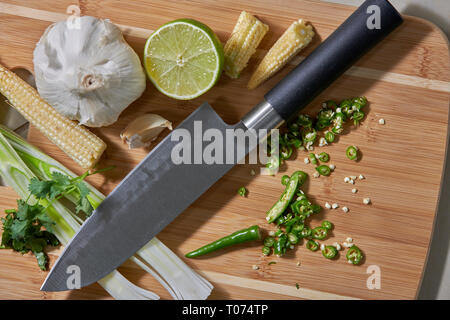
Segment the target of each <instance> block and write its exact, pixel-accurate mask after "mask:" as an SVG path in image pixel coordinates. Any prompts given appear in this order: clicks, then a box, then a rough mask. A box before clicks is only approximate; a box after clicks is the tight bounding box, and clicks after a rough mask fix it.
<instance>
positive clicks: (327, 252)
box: [322, 246, 338, 259]
mask: <svg viewBox="0 0 450 320" xmlns="http://www.w3.org/2000/svg"><path fill="white" fill-rule="evenodd" d="M337 254H338V251H337V249H336V248H335V247H333V246H325V248H323V250H322V255H323V256H324V257H325V258H327V259H334V258H335V257H336V256H337Z"/></svg>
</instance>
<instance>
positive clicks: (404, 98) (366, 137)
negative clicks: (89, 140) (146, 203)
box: [0, 0, 450, 299]
mask: <svg viewBox="0 0 450 320" xmlns="http://www.w3.org/2000/svg"><path fill="white" fill-rule="evenodd" d="M72 4H74V1H66V0H64V1H58V2H57V3H55V2H54V1H50V0H39V1H38V0H8V1H4V0H2V1H1V2H0V43H1V46H0V61H1V63H3V64H4V65H6V66H8V67H16V66H22V67H26V68H28V69H29V70H33V66H32V52H33V49H34V46H35V43H36V42H37V41H38V39H39V38H40V36H41V35H42V33H43V31H44V30H45V28H46V27H47V26H48V25H49V24H50V23H52V22H55V21H59V20H62V19H65V18H67V14H66V9H67V8H68V6H69V5H72ZM75 4H76V2H75ZM77 5H78V7H79V8H80V11H81V14H82V15H93V16H97V17H100V18H109V19H111V20H112V22H114V23H116V24H119V25H121V27H122V29H123V30H124V33H125V35H126V39H127V41H128V42H129V43H130V44H131V45H132V46H133V48H134V49H135V50H136V52H137V53H138V54H139V55H140V56H141V55H142V52H143V48H144V43H145V40H146V38H147V37H148V35H150V34H151V32H152V30H155V28H157V27H158V26H159V25H161V24H163V23H165V22H167V21H170V20H173V19H176V18H182V17H189V18H195V19H198V20H200V21H202V22H204V23H206V24H207V25H209V26H210V27H211V28H212V29H213V30H214V31H215V32H216V33H217V34H218V36H219V37H220V38H221V40H222V41H226V39H227V37H228V36H229V34H230V32H231V30H232V29H233V26H234V24H235V22H236V20H237V17H238V15H239V13H240V11H241V10H247V11H249V12H251V13H253V14H255V15H257V16H258V17H259V18H260V19H261V20H263V21H264V22H265V23H267V24H269V26H270V31H269V33H268V34H267V36H266V37H265V39H264V41H263V42H262V44H261V46H260V48H259V50H258V52H257V54H256V56H255V57H254V58H253V59H252V60H251V61H250V63H249V67H248V68H247V69H245V71H244V72H243V74H242V76H241V78H240V79H238V80H231V79H229V78H227V77H226V76H222V78H221V79H220V81H219V83H218V84H217V86H216V87H214V88H213V89H212V90H211V91H210V92H208V93H207V94H205V95H203V96H202V97H200V98H197V99H195V100H192V101H176V100H172V99H170V98H167V97H165V96H163V95H161V94H160V93H159V92H158V91H157V90H155V89H154V88H153V87H152V85H151V84H150V83H149V84H148V86H147V90H146V92H145V93H144V95H143V96H142V97H141V98H140V99H139V100H138V101H136V102H135V103H133V104H132V105H131V106H130V107H129V108H128V109H127V110H125V111H124V112H123V114H122V115H121V117H120V119H119V121H118V122H117V123H115V124H114V125H112V126H110V127H107V128H102V129H96V130H93V131H94V132H95V133H96V134H98V135H99V136H100V137H101V138H102V139H104V141H105V142H107V144H108V149H107V150H106V154H105V155H104V158H103V160H102V161H101V166H110V165H115V166H117V168H116V169H115V170H113V171H110V172H108V173H107V174H106V175H105V176H104V177H92V179H90V182H91V183H93V184H94V185H95V186H96V187H98V188H99V189H100V190H101V191H102V192H104V193H105V194H107V193H109V192H110V191H111V190H112V189H113V187H114V186H115V185H117V183H118V182H119V181H121V179H122V178H123V177H124V176H125V175H126V174H127V173H128V172H129V171H130V170H131V169H132V168H134V167H135V166H136V165H137V164H138V163H139V161H140V160H141V159H142V158H143V157H144V156H145V154H146V153H147V152H148V151H149V150H133V151H130V150H128V149H127V148H126V146H125V145H123V144H122V143H121V141H120V139H119V133H120V131H121V130H122V129H123V128H124V127H125V126H126V125H127V123H129V122H130V121H131V120H132V119H134V118H135V117H137V116H138V115H141V114H143V113H146V112H153V113H158V114H161V115H162V116H164V117H166V118H167V119H170V120H171V121H173V123H174V124H175V125H177V124H178V123H180V121H181V120H182V119H184V118H185V117H186V116H188V115H189V114H190V113H191V112H192V111H193V110H194V109H195V108H197V106H199V105H200V104H201V102H203V101H209V102H210V104H211V105H212V106H213V107H214V109H215V110H216V111H217V112H218V113H219V115H220V116H221V117H222V118H223V119H224V120H225V121H226V122H229V123H234V122H237V121H238V120H239V119H240V118H241V117H242V116H243V115H244V114H245V113H246V112H247V111H249V110H250V108H251V107H253V105H254V104H256V103H257V102H259V100H260V99H261V98H262V96H263V94H264V93H265V92H266V91H267V90H268V89H270V88H271V87H272V86H273V85H274V84H275V83H276V82H277V81H279V80H280V79H281V78H282V77H283V76H284V75H285V74H286V73H287V72H288V71H289V70H291V69H292V68H293V67H294V66H295V65H296V64H298V62H299V61H300V60H301V57H299V58H297V59H295V60H294V61H293V62H292V63H290V65H289V66H288V67H286V68H285V69H284V70H283V71H282V72H281V73H280V74H278V75H277V76H275V77H274V78H272V79H271V80H270V81H268V82H267V83H265V84H264V85H262V86H261V87H259V88H258V89H257V90H253V91H249V90H247V89H245V85H246V83H247V81H248V79H249V77H250V75H251V72H252V70H253V69H254V68H255V66H256V65H257V61H258V60H259V59H260V58H261V57H262V56H263V55H264V53H265V52H266V51H267V50H268V49H269V48H270V46H271V45H272V44H273V43H274V42H275V41H276V39H277V38H278V37H279V36H280V35H281V33H282V32H283V31H284V30H285V29H286V28H287V27H288V25H289V24H290V23H291V22H292V21H294V20H296V19H298V18H299V17H301V18H304V19H306V20H308V21H310V22H311V23H312V24H313V26H314V27H315V29H316V32H317V35H316V36H315V39H314V41H313V43H312V44H311V45H310V46H309V47H308V48H307V49H306V50H305V51H303V52H302V53H301V54H302V55H303V56H305V55H307V54H309V53H310V52H311V51H312V50H313V49H314V48H315V47H316V46H317V45H318V44H319V43H320V41H322V40H323V39H325V38H327V37H328V35H329V34H330V33H331V32H332V31H333V30H334V29H336V28H337V27H338V26H339V25H340V23H341V22H343V21H344V20H345V18H346V17H348V16H349V15H350V14H351V12H353V10H354V8H353V7H348V6H342V5H336V4H326V3H322V2H315V1H300V0H298V1H288V0H283V1H268V0H266V1H263V0H255V1H251V2H245V3H244V2H240V1H236V0H223V1H220V2H216V1H212V0H211V1H200V0H195V1H162V0H161V1H144V0H139V1H129V2H127V3H126V4H125V3H124V1H118V0H110V1H106V0H103V1H90V0H89V1H88V0H85V1H78V4H77ZM449 81H450V75H449V54H448V42H447V40H446V38H445V36H444V35H443V34H442V33H441V31H440V30H439V29H438V28H437V27H435V26H434V25H432V24H431V23H429V22H427V21H424V20H421V19H417V18H411V17H406V19H405V22H404V24H403V25H402V26H401V27H399V28H398V29H397V30H396V31H395V32H394V33H393V34H391V35H390V36H389V37H388V38H387V39H386V40H385V41H384V42H383V43H381V44H380V45H378V46H377V47H376V48H375V49H373V50H372V51H371V52H370V53H369V54H367V55H366V56H365V57H364V58H363V59H361V60H360V61H359V62H358V63H357V64H356V65H355V66H354V67H353V68H351V69H350V70H349V71H348V72H347V73H346V74H345V75H344V76H342V77H341V78H340V79H338V81H336V82H335V83H334V84H333V85H332V86H331V87H330V88H329V89H327V90H326V91H325V92H324V93H323V94H321V95H320V97H318V98H317V99H315V101H314V102H313V103H311V104H310V106H309V107H308V108H307V109H306V110H305V112H307V113H311V114H315V113H316V112H317V110H318V109H319V107H320V102H322V101H324V100H327V99H336V100H341V99H344V98H347V97H351V96H359V95H365V96H367V97H368V99H369V101H370V106H369V108H368V113H367V116H366V119H365V120H364V122H363V123H362V125H361V126H360V127H358V128H357V129H354V128H352V129H351V130H347V132H348V134H345V135H342V136H341V137H340V138H339V142H338V143H335V144H333V145H332V146H328V147H326V149H325V148H316V151H317V150H320V151H322V149H323V150H324V151H325V150H326V151H327V152H328V153H329V154H330V156H331V163H333V164H335V165H336V170H335V172H334V173H333V174H332V175H331V176H330V177H325V178H323V177H322V178H319V179H314V178H312V179H310V180H309V181H308V183H307V184H306V186H305V187H304V190H305V191H306V192H307V193H308V194H309V195H310V197H311V198H312V199H314V200H315V201H316V202H317V203H319V204H320V205H322V206H323V205H324V203H325V202H326V201H328V202H330V203H334V202H338V203H339V204H340V206H341V207H342V206H347V207H349V209H350V212H349V213H346V214H345V213H343V212H342V210H340V209H337V210H326V209H324V210H323V212H322V213H321V214H319V215H318V216H316V217H314V218H313V220H312V222H311V224H312V226H317V225H318V224H319V223H320V221H321V220H322V219H324V218H326V219H328V220H331V221H332V222H333V223H334V224H335V229H334V231H333V233H332V237H331V238H330V239H329V240H327V241H326V243H330V244H331V243H333V242H335V241H338V242H340V243H342V242H343V241H344V240H345V239H346V238H347V237H349V236H350V237H352V238H353V239H354V241H355V243H356V244H358V246H360V248H362V249H363V251H364V253H365V255H366V259H365V261H364V264H362V265H361V266H352V265H349V264H348V263H346V261H345V252H344V251H342V252H341V257H340V259H338V260H337V261H329V260H326V259H324V258H323V257H322V256H321V254H320V253H318V252H316V253H313V252H309V251H308V250H307V249H306V248H305V247H304V246H299V247H298V248H297V249H296V250H294V251H291V252H289V253H288V254H287V255H286V256H285V257H282V258H277V257H275V256H270V257H262V255H261V247H260V245H259V244H254V245H252V244H250V245H248V244H246V245H240V246H237V247H234V248H230V249H225V250H223V251H221V252H218V253H217V254H212V255H210V256H208V257H205V258H204V259H198V260H188V259H185V261H186V262H187V264H189V265H190V266H191V267H192V268H193V269H195V270H197V271H198V272H200V273H201V274H203V275H204V276H205V277H206V278H207V279H209V280H210V281H211V282H212V283H213V284H214V286H215V289H214V291H213V293H212V295H211V298H214V299H352V298H356V299H413V298H415V297H416V295H417V292H418V288H419V286H420V282H421V278H422V272H423V270H424V266H425V263H426V258H427V252H428V247H429V243H430V239H431V234H432V230H433V221H434V217H435V212H436V207H437V202H438V198H439V192H440V183H441V178H442V168H443V165H444V160H445V154H446V145H447V144H446V141H447V127H448V111H449V91H450V85H449ZM380 118H384V119H385V120H386V124H385V125H380V124H379V123H378V120H379V119H380ZM164 134H167V133H166V132H165V133H164ZM29 140H30V141H31V142H32V143H33V144H35V145H36V146H38V147H40V148H41V149H42V150H43V151H45V152H46V153H48V154H49V155H51V156H53V157H54V158H55V159H57V160H59V161H61V162H62V163H63V164H65V165H66V166H67V167H68V168H70V169H72V170H74V171H76V172H78V173H81V172H82V169H81V168H79V167H77V166H76V165H75V164H74V163H73V162H72V161H71V160H70V159H68V158H67V157H66V156H65V155H64V154H63V153H62V152H61V151H60V150H59V149H58V148H56V147H55V146H54V145H52V144H51V143H50V142H49V141H48V140H47V139H46V138H44V137H43V136H42V135H41V134H40V133H39V132H38V131H37V130H36V129H34V128H31V130H30V135H29ZM350 144H355V145H357V146H359V147H360V149H361V152H362V159H361V161H360V162H358V163H354V162H351V161H349V160H346V157H345V149H346V147H347V146H348V145H350ZM305 155H306V153H299V154H298V155H297V158H296V159H295V160H290V161H288V162H287V165H286V166H285V167H284V168H283V171H284V172H281V173H279V174H277V175H276V176H275V177H269V176H259V175H257V176H254V177H253V176H251V175H250V170H251V169H252V168H253V169H257V167H256V166H250V165H239V166H237V167H236V168H234V169H233V170H232V171H231V172H229V173H228V174H227V175H226V176H225V177H223V178H222V179H221V180H220V181H219V182H218V183H216V184H215V185H214V186H213V187H211V189H210V190H209V191H208V192H206V193H205V194H204V195H203V196H202V197H201V198H200V199H199V200H197V201H196V202H195V203H194V204H193V205H192V206H191V207H190V208H189V209H188V210H186V211H185V212H184V213H183V214H182V215H180V216H179V217H178V218H177V219H176V220H175V221H174V222H173V223H171V224H170V225H169V226H168V227H167V228H166V229H165V230H163V231H162V232H161V233H160V234H159V235H158V238H159V239H161V240H162V241H163V242H164V243H165V244H166V245H167V246H168V247H169V248H171V249H172V250H173V251H174V252H176V253H177V254H178V255H179V256H183V254H185V253H186V252H188V251H190V250H192V249H195V248H197V247H199V246H201V245H203V244H205V243H207V242H209V241H212V240H215V239H216V238H218V237H220V236H223V235H226V234H229V233H231V232H233V231H235V230H237V229H240V228H242V227H244V226H250V225H252V224H259V225H260V226H262V227H264V228H267V229H268V230H270V229H273V228H272V227H271V226H268V225H267V224H266V222H265V219H264V218H265V212H266V211H267V210H268V209H269V208H270V207H271V205H272V204H273V203H274V201H276V200H277V199H278V197H279V196H280V194H281V192H282V186H281V183H280V178H281V176H282V175H283V174H285V173H287V174H290V173H292V172H293V171H295V170H304V171H306V172H308V173H309V174H310V175H311V174H312V173H313V170H314V168H313V166H312V165H306V164H304V163H303V157H305ZM359 174H363V175H364V176H365V177H366V179H365V180H362V181H359V180H358V181H357V182H356V185H355V186H352V185H349V184H345V183H344V181H343V180H344V177H346V176H349V175H359ZM242 185H244V186H246V187H247V189H248V190H249V195H248V198H242V197H239V196H237V195H236V192H237V189H238V188H239V187H240V186H242ZM354 187H356V188H357V189H358V193H356V194H353V193H352V192H351V189H352V188H354ZM168 196H171V197H173V198H174V201H175V200H176V197H177V195H175V194H174V195H168ZM364 197H370V198H371V199H372V205H369V206H366V205H363V203H362V199H363V198H364ZM15 200H16V195H15V193H14V192H13V191H12V190H11V189H8V188H2V189H0V209H1V210H2V211H3V209H5V208H11V207H14V206H15ZM437 227H439V226H437ZM58 253H59V250H56V251H54V252H51V253H50V254H51V256H52V257H53V259H52V260H53V261H54V256H56V255H57V254H58ZM0 255H1V256H0V269H1V270H2V274H1V276H0V298H3V299H23V298H29V299H102V298H108V295H107V294H106V292H105V291H103V289H102V288H101V287H100V286H98V285H92V286H90V287H88V288H84V289H82V290H78V291H74V292H69V293H67V292H63V293H43V292H40V291H39V287H40V285H41V283H42V281H43V279H44V278H45V276H46V273H44V272H41V271H39V269H38V267H37V266H36V263H35V261H34V257H32V256H26V257H21V256H20V254H17V253H14V252H11V251H10V250H2V251H0ZM270 261H276V262H277V263H276V264H271V265H269V264H268V262H270ZM298 261H300V266H297V262H298ZM253 265H258V266H259V270H254V269H253V268H252V266H253ZM371 266H378V267H379V269H380V272H381V288H380V289H372V290H370V289H369V288H368V287H367V285H366V282H367V279H368V277H369V274H368V273H367V270H368V268H369V267H371ZM120 271H122V272H123V273H124V275H125V276H127V277H128V278H129V279H130V280H132V281H133V282H135V283H137V284H138V285H141V286H143V287H145V288H147V289H150V290H152V291H155V292H156V293H158V294H159V295H160V296H161V297H162V298H170V297H169V295H168V294H167V292H166V291H165V290H164V289H163V288H162V287H161V286H160V285H159V284H158V283H157V282H156V281H155V280H154V279H153V278H152V277H150V276H148V275H147V274H145V273H144V272H142V271H141V270H140V269H139V268H137V267H136V266H135V265H133V264H131V263H125V265H124V266H122V267H121V268H120ZM296 283H298V284H299V286H300V288H299V289H296V286H295V284H296Z"/></svg>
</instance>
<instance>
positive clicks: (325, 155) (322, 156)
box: [319, 152, 330, 162]
mask: <svg viewBox="0 0 450 320" xmlns="http://www.w3.org/2000/svg"><path fill="white" fill-rule="evenodd" d="M319 160H320V161H322V162H328V161H330V155H329V154H328V153H326V152H321V153H319Z"/></svg>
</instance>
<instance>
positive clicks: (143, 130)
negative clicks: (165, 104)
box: [120, 113, 172, 149]
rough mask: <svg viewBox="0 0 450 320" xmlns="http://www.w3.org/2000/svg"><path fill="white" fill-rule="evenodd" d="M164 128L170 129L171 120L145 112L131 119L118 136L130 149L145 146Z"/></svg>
mask: <svg viewBox="0 0 450 320" xmlns="http://www.w3.org/2000/svg"><path fill="white" fill-rule="evenodd" d="M165 128H168V129H169V130H172V122H170V121H169V120H166V119H165V118H163V117H161V116H160V115H157V114H154V113H147V114H144V115H141V116H139V117H137V118H136V119H134V120H133V121H131V122H130V123H129V124H128V126H127V127H126V128H125V130H123V131H122V133H121V134H120V138H121V139H122V141H123V142H125V143H127V144H128V147H129V148H130V149H135V148H142V147H147V146H149V145H150V144H151V143H152V141H154V140H156V138H158V136H159V134H160V133H161V132H162V131H163V130H164V129H165Z"/></svg>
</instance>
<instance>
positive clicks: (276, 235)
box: [275, 229, 283, 237]
mask: <svg viewBox="0 0 450 320" xmlns="http://www.w3.org/2000/svg"><path fill="white" fill-rule="evenodd" d="M282 234H283V230H281V229H277V231H275V237H279V236H281V235H282Z"/></svg>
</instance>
